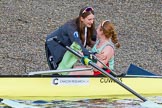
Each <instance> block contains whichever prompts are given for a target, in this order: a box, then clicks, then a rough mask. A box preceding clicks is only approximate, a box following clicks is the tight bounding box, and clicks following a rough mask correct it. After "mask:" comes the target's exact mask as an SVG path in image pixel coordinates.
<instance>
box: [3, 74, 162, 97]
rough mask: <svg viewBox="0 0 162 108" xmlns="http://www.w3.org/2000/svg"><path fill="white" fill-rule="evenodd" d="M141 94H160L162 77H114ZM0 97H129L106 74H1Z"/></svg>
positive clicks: (129, 94)
mask: <svg viewBox="0 0 162 108" xmlns="http://www.w3.org/2000/svg"><path fill="white" fill-rule="evenodd" d="M118 80H120V81H121V82H122V83H124V84H125V85H127V86H128V87H130V88H131V89H133V90H134V91H136V92H137V93H139V94H141V95H148V96H162V86H161V84H162V78H161V77H160V78H154V77H118ZM0 85H1V86H0V97H9V98H14V97H19V98H25V97H32V98H33V99H34V98H42V99H44V98H46V97H48V98H49V99H59V98H62V99H68V98H76V97H81V98H94V97H116V98H118V97H123V96H124V97H125V96H126V97H130V96H133V95H132V94H131V93H130V92H129V91H127V90H125V89H124V88H123V87H121V86H120V85H118V84H117V83H115V82H114V81H113V80H111V79H110V78H108V77H80V78H77V77H2V78H0Z"/></svg>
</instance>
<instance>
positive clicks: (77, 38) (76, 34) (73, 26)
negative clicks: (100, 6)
mask: <svg viewBox="0 0 162 108" xmlns="http://www.w3.org/2000/svg"><path fill="white" fill-rule="evenodd" d="M54 37H57V39H58V40H60V41H61V42H63V43H64V44H65V45H67V46H71V45H72V43H73V42H76V43H77V44H78V45H80V47H81V50H82V52H83V54H84V55H85V56H89V54H90V53H89V51H88V50H86V46H89V47H92V46H93V45H94V43H95V42H94V41H95V40H96V31H95V23H94V9H93V8H92V7H84V8H82V9H81V10H80V13H79V16H78V17H77V18H75V19H73V20H70V21H68V22H67V23H65V24H64V25H62V26H61V27H59V28H58V29H57V30H55V31H53V32H52V33H51V34H49V35H48V36H47V38H46V43H45V49H46V57H47V61H48V64H49V67H50V69H57V67H58V65H59V63H60V62H61V60H62V58H63V56H64V54H65V52H66V49H64V48H63V47H62V46H60V45H59V44H58V43H57V42H55V41H53V40H52V38H54Z"/></svg>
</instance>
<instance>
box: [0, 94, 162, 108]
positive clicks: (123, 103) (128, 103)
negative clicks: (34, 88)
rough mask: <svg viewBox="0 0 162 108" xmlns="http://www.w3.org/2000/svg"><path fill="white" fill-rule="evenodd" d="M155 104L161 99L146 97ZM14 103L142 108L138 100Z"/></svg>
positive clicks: (1, 107)
mask: <svg viewBox="0 0 162 108" xmlns="http://www.w3.org/2000/svg"><path fill="white" fill-rule="evenodd" d="M148 100H151V101H153V102H155V103H158V104H162V97H160V96H159V97H157V96H156V97H148ZM15 101H16V102H19V103H22V104H26V105H31V106H37V107H41V108H142V107H141V106H140V103H141V102H142V101H141V100H140V99H122V100H115V99H86V100H76V101H60V100H55V101H44V100H36V101H31V100H26V101H23V100H15ZM0 108H11V107H9V106H6V105H4V104H2V103H1V104H0Z"/></svg>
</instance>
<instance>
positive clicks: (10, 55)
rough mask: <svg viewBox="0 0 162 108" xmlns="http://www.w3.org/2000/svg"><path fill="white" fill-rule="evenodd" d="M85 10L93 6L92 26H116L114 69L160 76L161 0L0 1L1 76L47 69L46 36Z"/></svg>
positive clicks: (161, 67) (161, 69)
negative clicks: (103, 23)
mask: <svg viewBox="0 0 162 108" xmlns="http://www.w3.org/2000/svg"><path fill="white" fill-rule="evenodd" d="M84 6H93V7H94V10H95V18H96V26H97V25H98V24H99V23H100V22H101V21H102V20H105V19H110V20H111V21H112V22H113V23H114V24H115V27H116V30H117V33H118V35H119V40H120V43H121V48H120V49H118V50H116V58H115V64H116V66H115V69H116V70H117V71H119V72H125V71H126V69H127V67H128V66H129V64H131V63H132V64H135V65H137V66H140V67H142V68H144V69H146V70H148V71H151V72H154V73H157V74H162V1H161V0H0V61H1V62H0V74H3V75H6V74H10V75H11V74H25V73H28V72H32V71H43V70H49V68H48V65H47V61H46V57H45V50H44V42H45V38H46V35H47V34H49V33H50V32H52V31H53V30H55V29H56V28H57V27H58V26H61V25H62V24H64V23H65V22H66V21H68V20H69V19H73V18H75V17H76V16H78V13H79V10H80V9H81V8H82V7H84Z"/></svg>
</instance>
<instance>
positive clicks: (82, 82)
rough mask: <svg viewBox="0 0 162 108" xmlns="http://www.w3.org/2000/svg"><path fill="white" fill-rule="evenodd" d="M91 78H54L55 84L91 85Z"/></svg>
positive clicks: (53, 82)
mask: <svg viewBox="0 0 162 108" xmlns="http://www.w3.org/2000/svg"><path fill="white" fill-rule="evenodd" d="M89 82H90V80H89V78H53V80H52V84H53V85H89Z"/></svg>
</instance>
